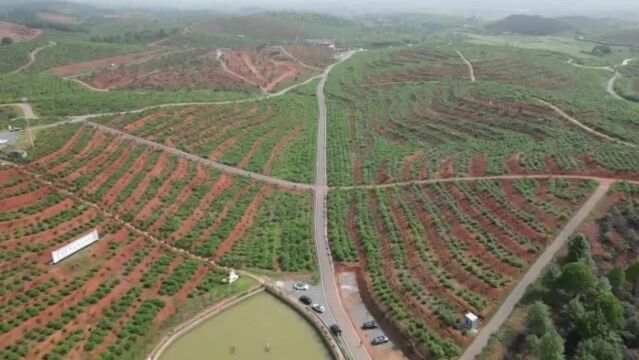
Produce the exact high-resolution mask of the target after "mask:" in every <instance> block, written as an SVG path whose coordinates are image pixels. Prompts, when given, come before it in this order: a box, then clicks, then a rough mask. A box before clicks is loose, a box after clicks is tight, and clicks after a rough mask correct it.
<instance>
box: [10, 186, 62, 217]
mask: <svg viewBox="0 0 639 360" xmlns="http://www.w3.org/2000/svg"><path fill="white" fill-rule="evenodd" d="M52 192H53V190H52V189H51V188H49V187H41V188H39V189H37V190H35V191H31V192H28V193H25V194H21V195H17V196H13V197H10V198H6V199H2V200H0V209H2V211H3V212H5V211H6V212H9V211H15V210H17V209H20V208H24V207H27V206H29V205H31V204H33V203H35V202H37V201H40V200H43V199H45V198H47V197H48V196H49V194H51V193H52Z"/></svg>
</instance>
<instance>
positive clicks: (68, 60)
mask: <svg viewBox="0 0 639 360" xmlns="http://www.w3.org/2000/svg"><path fill="white" fill-rule="evenodd" d="M56 44H57V45H56V46H52V47H50V48H47V49H45V50H43V51H41V52H40V53H38V56H37V61H36V62H35V63H33V65H32V66H30V67H29V68H28V69H27V70H26V73H28V74H36V73H40V72H43V71H46V70H49V69H53V68H55V67H58V66H63V65H70V64H76V63H82V62H87V61H90V60H95V59H102V58H108V57H112V56H117V55H124V54H129V53H135V52H141V51H144V50H145V49H146V47H144V46H134V45H124V44H106V43H96V42H91V41H82V40H58V41H56Z"/></svg>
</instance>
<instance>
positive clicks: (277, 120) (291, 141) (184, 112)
mask: <svg viewBox="0 0 639 360" xmlns="http://www.w3.org/2000/svg"><path fill="white" fill-rule="evenodd" d="M315 85H316V84H315V83H311V84H309V85H307V86H304V87H302V88H301V89H299V90H294V91H293V92H291V93H289V94H286V95H285V96H282V97H278V98H275V99H270V100H265V101H258V102H247V103H237V104H228V105H214V106H191V107H184V108H168V109H154V110H149V111H145V112H142V113H138V114H129V115H120V116H115V117H113V116H111V117H105V118H100V119H97V120H96V122H99V123H102V124H104V125H106V126H109V127H112V128H115V129H119V130H122V131H125V132H127V133H130V134H133V135H136V136H139V137H142V138H145V139H148V140H151V141H154V142H157V143H161V144H164V145H167V146H171V147H175V148H178V149H180V150H182V151H186V152H188V153H191V154H194V155H197V156H200V157H202V158H205V159H209V160H214V161H218V162H221V163H223V164H227V165H231V166H234V167H238V168H241V169H245V170H248V171H252V172H258V173H263V174H265V175H272V176H275V177H279V178H283V179H286V180H292V181H297V182H304V183H310V182H312V181H313V179H314V177H315V165H314V164H315V162H314V159H315V137H316V132H317V130H316V129H317V125H316V114H317V104H316V101H315V98H314V97H313V96H312V95H311V93H309V92H310V91H312V89H314V88H315Z"/></svg>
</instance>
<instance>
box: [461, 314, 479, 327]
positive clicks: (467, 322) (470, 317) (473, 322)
mask: <svg viewBox="0 0 639 360" xmlns="http://www.w3.org/2000/svg"><path fill="white" fill-rule="evenodd" d="M478 324H479V318H478V317H477V315H475V314H473V313H471V312H468V313H466V315H464V329H466V330H469V331H472V330H475V329H476V328H477V325H478Z"/></svg>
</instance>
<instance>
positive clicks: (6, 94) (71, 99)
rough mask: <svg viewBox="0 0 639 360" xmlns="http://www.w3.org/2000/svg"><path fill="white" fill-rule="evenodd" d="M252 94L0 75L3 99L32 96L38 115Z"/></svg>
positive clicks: (5, 101)
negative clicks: (113, 87)
mask: <svg viewBox="0 0 639 360" xmlns="http://www.w3.org/2000/svg"><path fill="white" fill-rule="evenodd" d="M248 95H249V94H247V93H245V92H237V91H208V90H200V91H184V90H180V91H162V92H151V93H141V92H139V91H113V92H106V93H103V92H95V91H90V90H87V89H85V88H84V87H83V86H82V85H80V84H77V83H75V82H72V81H68V80H63V79H60V78H57V77H54V76H36V75H20V76H17V75H0V103H16V102H21V99H22V98H24V97H28V99H29V102H30V103H31V104H32V105H33V106H34V108H35V109H36V112H37V113H38V116H69V115H85V114H96V113H98V114H99V113H105V112H116V111H125V110H134V109H139V108H141V107H145V106H150V105H158V104H168V103H179V102H211V101H224V100H237V99H243V98H246V97H248Z"/></svg>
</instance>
